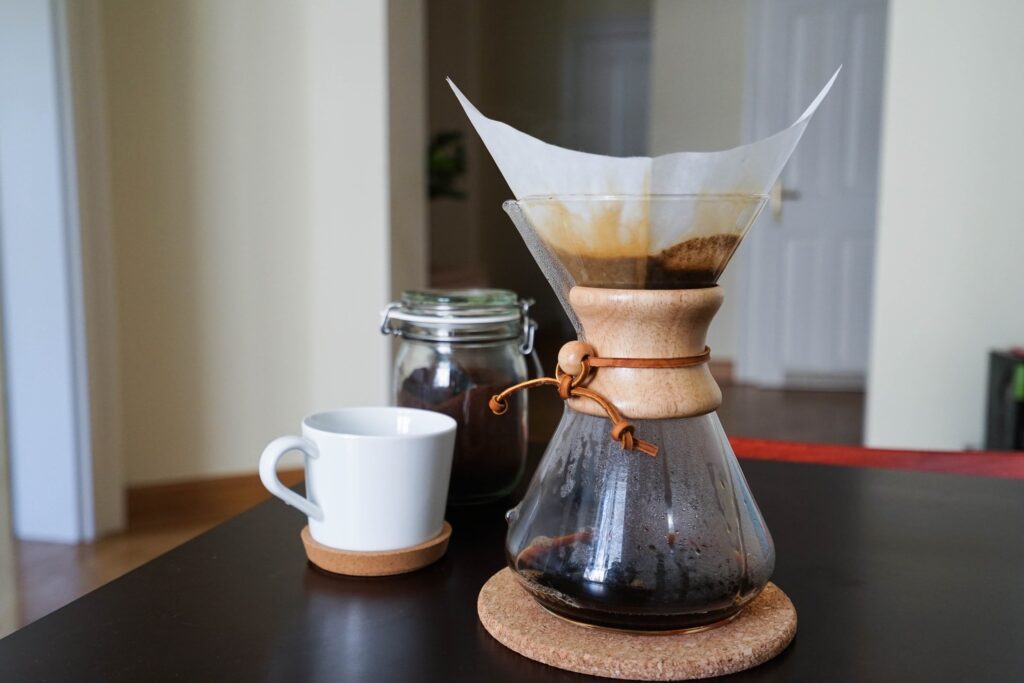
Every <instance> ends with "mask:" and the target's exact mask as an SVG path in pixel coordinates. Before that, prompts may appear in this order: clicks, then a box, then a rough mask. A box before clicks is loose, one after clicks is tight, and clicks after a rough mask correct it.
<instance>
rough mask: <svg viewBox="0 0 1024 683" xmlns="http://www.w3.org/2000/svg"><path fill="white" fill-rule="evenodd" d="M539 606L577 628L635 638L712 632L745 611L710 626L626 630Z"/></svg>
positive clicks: (540, 603)
mask: <svg viewBox="0 0 1024 683" xmlns="http://www.w3.org/2000/svg"><path fill="white" fill-rule="evenodd" d="M534 599H535V600H536V598H534ZM537 604H538V605H540V606H541V608H543V609H544V611H545V612H547V613H548V614H550V615H551V616H553V617H556V618H558V619H561V620H563V621H567V622H569V623H570V624H574V625H576V626H582V627H583V628H592V629H595V630H597V631H611V632H612V633H627V634H629V635H634V636H677V635H680V634H683V633H700V632H701V631H710V630H711V629H714V628H718V627H719V626H725V625H726V624H728V623H730V622H731V621H732V620H733V619H735V618H736V617H738V616H739V615H740V612H742V611H743V609H742V608H740V609H738V610H736V611H735V612H733V613H732V615H730V616H728V617H725V618H724V619H720V620H719V621H715V622H712V623H710V624H704V625H702V626H689V627H685V628H666V629H652V628H648V627H643V628H624V627H620V626H603V625H598V624H591V623H589V622H586V621H579V620H577V619H573V618H572V617H569V616H566V615H565V614H559V613H558V612H556V611H554V610H553V609H551V608H549V607H548V606H547V605H545V604H544V603H542V602H541V601H540V600H537Z"/></svg>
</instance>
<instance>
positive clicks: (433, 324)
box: [381, 288, 534, 352]
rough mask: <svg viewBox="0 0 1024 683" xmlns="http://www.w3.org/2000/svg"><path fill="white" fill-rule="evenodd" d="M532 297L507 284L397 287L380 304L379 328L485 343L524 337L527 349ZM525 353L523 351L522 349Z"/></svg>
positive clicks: (422, 336) (418, 336)
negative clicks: (393, 297) (391, 298)
mask: <svg viewBox="0 0 1024 683" xmlns="http://www.w3.org/2000/svg"><path fill="white" fill-rule="evenodd" d="M532 304H533V301H531V300H525V299H523V300H521V299H519V297H518V295H517V294H516V293H515V292H513V291H510V290H507V289H484V288H475V289H424V290H407V291H405V292H402V296H401V297H400V299H399V301H396V302H394V303H391V304H389V305H388V307H387V308H386V309H384V311H383V313H382V314H381V315H382V320H381V332H383V333H384V334H393V335H395V336H399V337H404V338H407V339H418V340H422V341H447V342H486V341H502V340H508V339H516V338H520V337H521V338H523V341H524V345H528V346H530V347H531V349H532V337H533V327H534V323H533V321H532V320H530V318H529V317H528V316H527V311H529V308H530V306H531V305H532ZM527 352H528V351H527Z"/></svg>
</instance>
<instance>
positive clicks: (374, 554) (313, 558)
mask: <svg viewBox="0 0 1024 683" xmlns="http://www.w3.org/2000/svg"><path fill="white" fill-rule="evenodd" d="M451 535H452V527H451V525H450V524H449V523H448V522H445V523H444V527H443V528H442V529H441V533H439V534H438V535H437V536H435V537H434V538H432V539H430V540H429V541H424V542H423V543H420V544H419V545H414V546H411V547H409V548H402V549H400V550H338V549H337V548H332V547H330V546H326V545H324V544H323V543H318V542H317V541H316V540H315V539H314V538H313V537H312V536H311V535H310V533H309V527H308V526H305V527H302V545H303V546H304V547H305V548H306V557H308V558H309V561H310V562H312V563H313V564H315V565H316V566H317V567H319V568H320V569H323V570H324V571H327V572H331V573H332V574H344V575H346V576H393V575H394V574H405V573H406V572H412V571H416V570H417V569H422V568H423V567H426V566H427V565H429V564H433V563H434V562H437V561H438V560H440V559H441V557H443V556H444V553H445V551H446V550H447V549H448V539H449V538H451Z"/></svg>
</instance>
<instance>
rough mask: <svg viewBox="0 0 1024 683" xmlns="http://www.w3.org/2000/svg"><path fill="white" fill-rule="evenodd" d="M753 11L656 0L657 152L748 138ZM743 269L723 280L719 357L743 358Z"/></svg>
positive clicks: (735, 4) (743, 6)
mask: <svg viewBox="0 0 1024 683" xmlns="http://www.w3.org/2000/svg"><path fill="white" fill-rule="evenodd" d="M747 11H748V10H747V1H746V0H717V1H716V2H705V1H704V0H654V21H653V35H652V41H651V106H650V133H649V140H650V143H649V147H650V152H649V153H650V154H651V155H658V154H668V153H671V152H692V151H711V150H719V149H729V148H730V147H736V146H737V145H740V144H742V143H743V93H744V84H745V82H746V76H747V74H746V52H745V50H744V46H745V45H746V44H747V40H748V39H747ZM740 254H742V251H741V252H740ZM739 267H741V263H740V261H739V257H738V258H737V260H736V261H734V262H733V264H732V265H731V267H730V268H729V269H728V270H726V271H725V274H724V275H723V276H722V279H721V280H720V282H719V284H720V285H721V286H722V289H723V290H724V292H725V301H724V303H723V304H722V308H721V310H720V311H719V312H718V315H716V316H715V320H714V322H713V323H712V325H711V330H710V333H709V335H708V345H709V346H711V348H712V349H713V353H714V357H715V358H716V359H717V360H726V359H730V358H733V357H734V356H735V355H736V346H737V338H738V335H737V331H736V328H737V324H738V317H739V311H740V308H739V296H740V287H739V281H738V280H739Z"/></svg>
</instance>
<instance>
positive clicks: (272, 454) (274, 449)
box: [260, 436, 324, 522]
mask: <svg viewBox="0 0 1024 683" xmlns="http://www.w3.org/2000/svg"><path fill="white" fill-rule="evenodd" d="M293 450H294V451H302V452H303V453H304V454H306V456H308V457H310V458H317V457H320V452H319V451H318V450H317V447H316V444H315V443H313V442H312V441H310V440H309V439H304V438H302V437H301V436H282V437H279V438H277V439H274V440H273V441H271V442H270V445H268V446H267V447H266V448H265V449H263V455H261V456H260V481H262V482H263V485H264V486H266V487H267V490H268V491H270V492H271V493H272V494H273V495H275V496H277V497H278V498H280V499H281V500H283V501H284V502H286V503H288V504H289V505H291V506H292V507H294V508H298V510H299V511H301V512H302V513H304V514H305V515H306V516H307V517H312V518H313V519H315V520H316V521H318V522H322V521H324V512H323V510H321V509H320V508H319V506H317V505H316V503H314V502H313V501H311V500H309V499H308V498H305V497H303V496H300V495H299V494H297V493H295V491H292V490H291V489H290V488H288V487H287V486H285V485H284V484H282V483H281V480H280V479H278V478H277V461H278V460H280V459H281V456H282V455H284V454H285V453H287V452H288V451H293ZM306 474H307V475H308V474H309V472H308V470H307V472H306Z"/></svg>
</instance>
